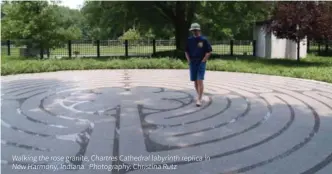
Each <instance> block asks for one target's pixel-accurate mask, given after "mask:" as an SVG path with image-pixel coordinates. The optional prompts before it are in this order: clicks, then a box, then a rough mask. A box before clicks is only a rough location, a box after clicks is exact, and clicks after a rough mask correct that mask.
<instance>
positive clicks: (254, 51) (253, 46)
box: [252, 40, 257, 56]
mask: <svg viewBox="0 0 332 174" xmlns="http://www.w3.org/2000/svg"><path fill="white" fill-rule="evenodd" d="M256 51H257V50H256V40H253V41H252V55H253V56H256Z"/></svg>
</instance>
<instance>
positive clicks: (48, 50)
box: [47, 48, 50, 58]
mask: <svg viewBox="0 0 332 174" xmlns="http://www.w3.org/2000/svg"><path fill="white" fill-rule="evenodd" d="M47 58H50V48H47Z"/></svg>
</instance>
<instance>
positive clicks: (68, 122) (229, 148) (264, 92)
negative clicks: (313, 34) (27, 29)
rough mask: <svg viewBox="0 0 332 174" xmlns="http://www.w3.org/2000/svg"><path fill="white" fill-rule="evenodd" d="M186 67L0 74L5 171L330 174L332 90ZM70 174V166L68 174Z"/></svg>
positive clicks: (304, 82) (310, 83) (300, 82)
mask: <svg viewBox="0 0 332 174" xmlns="http://www.w3.org/2000/svg"><path fill="white" fill-rule="evenodd" d="M188 75H189V72H188V71H187V70H91V71H63V72H52V73H40V74H25V75H14V76H3V77H2V82H1V85H2V88H1V92H2V94H1V95H2V96H1V104H2V106H1V109H2V110H1V121H2V122H1V143H2V144H1V160H2V161H1V162H2V165H1V170H2V171H1V172H2V173H6V174H14V173H15V174H16V173H20V172H24V173H25V174H37V173H38V174H39V173H43V174H44V173H46V174H48V173H61V174H74V173H77V174H81V173H82V174H88V173H98V174H99V173H100V174H106V173H107V174H110V173H112V174H125V173H126V174H127V173H128V174H143V173H151V174H159V173H160V174H168V173H171V174H173V173H174V174H186V173H188V174H189V173H190V174H230V173H232V174H233V173H246V174H247V173H248V174H313V173H317V174H331V173H332V163H331V161H332V85H331V84H327V83H323V82H316V81H310V80H302V79H294V78H286V77H275V76H266V75H255V74H243V73H228V72H210V71H208V72H207V73H206V80H205V90H206V95H205V96H204V104H203V106H202V107H196V106H195V98H196V94H195V91H194V90H193V85H192V83H191V82H190V81H189V77H188ZM70 169H71V170H70Z"/></svg>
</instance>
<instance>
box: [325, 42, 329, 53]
mask: <svg viewBox="0 0 332 174" xmlns="http://www.w3.org/2000/svg"><path fill="white" fill-rule="evenodd" d="M325 52H326V53H328V52H329V42H328V41H327V40H326V42H325Z"/></svg>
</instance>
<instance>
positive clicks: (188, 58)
mask: <svg viewBox="0 0 332 174" xmlns="http://www.w3.org/2000/svg"><path fill="white" fill-rule="evenodd" d="M184 53H185V55H186V59H187V61H188V63H189V62H190V57H189V46H188V41H187V45H186V51H185V52H184Z"/></svg>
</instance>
